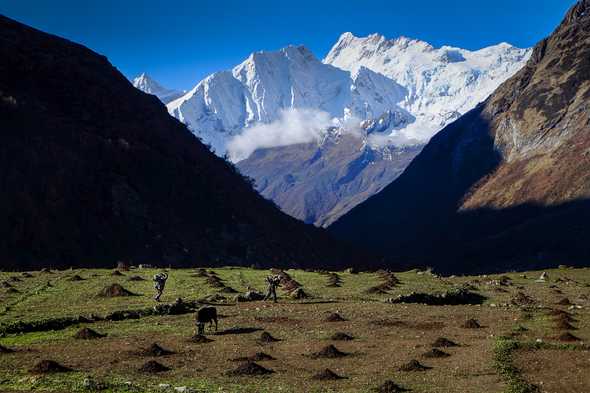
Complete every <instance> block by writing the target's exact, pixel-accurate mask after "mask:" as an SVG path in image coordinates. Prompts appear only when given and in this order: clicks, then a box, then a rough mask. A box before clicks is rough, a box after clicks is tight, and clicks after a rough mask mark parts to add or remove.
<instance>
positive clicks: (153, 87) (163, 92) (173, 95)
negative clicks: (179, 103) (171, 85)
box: [132, 72, 184, 104]
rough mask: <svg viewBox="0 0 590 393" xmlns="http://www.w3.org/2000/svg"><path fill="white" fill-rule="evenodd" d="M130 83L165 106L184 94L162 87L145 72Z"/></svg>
mask: <svg viewBox="0 0 590 393" xmlns="http://www.w3.org/2000/svg"><path fill="white" fill-rule="evenodd" d="M132 83H133V86H134V87H135V88H137V89H139V90H141V91H143V92H144V93H147V94H153V95H155V96H156V97H158V98H159V99H160V101H162V102H163V103H164V104H167V103H169V102H170V101H173V100H175V99H177V98H178V97H180V96H182V95H183V94H184V92H181V91H178V90H173V89H167V88H165V87H163V86H162V85H160V84H159V83H158V82H156V81H155V80H154V79H153V78H152V77H150V76H149V75H148V74H146V73H145V72H143V73H141V74H140V75H139V76H137V77H135V78H134V79H133V81H132Z"/></svg>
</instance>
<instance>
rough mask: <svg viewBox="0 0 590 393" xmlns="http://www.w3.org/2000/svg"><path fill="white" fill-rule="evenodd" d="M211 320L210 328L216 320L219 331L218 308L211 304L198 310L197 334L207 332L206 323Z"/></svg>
mask: <svg viewBox="0 0 590 393" xmlns="http://www.w3.org/2000/svg"><path fill="white" fill-rule="evenodd" d="M207 322H209V329H211V327H212V326H213V322H215V331H217V309H216V308H215V307H211V306H205V307H201V308H199V309H198V310H197V317H196V323H197V334H204V333H205V324H206V323H207Z"/></svg>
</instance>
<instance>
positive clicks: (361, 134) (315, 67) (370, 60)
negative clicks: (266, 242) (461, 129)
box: [167, 33, 530, 225]
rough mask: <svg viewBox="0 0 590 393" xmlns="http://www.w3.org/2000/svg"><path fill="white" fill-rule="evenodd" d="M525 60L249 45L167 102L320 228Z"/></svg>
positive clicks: (348, 40) (382, 44)
mask: <svg viewBox="0 0 590 393" xmlns="http://www.w3.org/2000/svg"><path fill="white" fill-rule="evenodd" d="M529 56H530V51H529V50H527V49H519V48H515V47H512V46H510V45H508V44H499V45H496V46H491V47H489V48H484V49H481V50H478V51H469V50H464V49H460V48H452V47H447V46H445V47H442V48H434V47H432V46H431V45H429V44H428V43H426V42H423V41H419V40H412V39H408V38H405V37H401V38H398V39H394V40H387V39H385V38H384V37H383V36H380V35H376V34H374V35H371V36H368V37H365V38H357V37H354V36H353V35H352V34H351V33H345V34H343V35H342V36H341V37H340V39H339V40H338V42H337V43H336V44H335V45H334V47H333V48H332V50H331V51H330V53H329V54H328V55H327V56H326V58H325V59H324V60H323V61H320V60H319V59H317V58H316V57H315V56H314V55H313V54H312V53H311V52H310V51H309V50H308V49H306V48H305V47H303V46H289V47H286V48H284V49H281V50H279V51H276V52H256V53H253V54H251V55H250V56H249V57H248V58H247V59H246V60H245V61H244V62H243V63H241V64H239V65H238V66H236V67H235V68H233V69H232V70H228V71H222V72H217V73H215V74H212V75H210V76H209V77H207V78H205V79H204V80H202V81H201V82H200V83H199V84H197V86H195V87H194V88H193V89H192V90H190V91H189V92H187V93H186V94H185V95H184V96H182V97H180V98H178V99H177V100H174V101H172V102H170V103H169V104H168V105H167V107H168V111H169V112H170V113H171V114H172V115H173V116H175V117H176V118H178V119H179V120H181V121H182V122H184V123H186V124H187V125H188V126H189V127H190V128H191V130H192V131H193V132H194V133H195V134H196V135H198V136H199V137H200V138H201V139H202V140H203V141H204V142H205V143H208V144H209V145H211V146H212V147H213V149H214V151H215V152H216V153H217V154H218V155H223V154H226V153H228V154H229V156H230V158H231V159H232V160H233V161H235V162H237V165H238V168H239V169H240V170H241V171H242V172H243V173H244V174H246V175H248V176H251V177H253V178H254V179H255V180H256V182H257V185H258V190H259V191H260V192H261V193H262V194H263V195H264V196H265V197H267V198H269V199H272V200H273V201H275V202H276V203H277V204H278V205H279V206H280V207H281V208H282V209H283V210H284V211H285V212H287V213H289V214H291V215H293V216H295V217H297V218H300V219H302V220H305V221H306V222H312V223H315V224H316V225H329V224H330V223H331V222H333V221H334V220H336V219H338V218H339V217H340V216H341V215H343V214H345V213H346V212H348V211H349V210H350V209H352V208H353V207H354V206H356V205H357V204H359V203H361V202H363V201H364V200H366V199H367V198H369V197H370V196H372V195H374V194H375V193H377V192H379V191H380V190H381V189H383V187H385V186H386V185H387V184H389V183H390V182H392V181H393V180H395V178H397V176H399V174H400V173H402V172H403V170H404V169H405V167H406V166H407V165H408V164H409V162H410V161H411V160H412V159H413V157H414V156H415V155H416V154H418V152H419V151H420V150H421V148H422V146H423V144H424V143H426V142H427V141H428V140H429V139H430V137H432V135H434V134H435V133H436V132H437V131H439V130H440V129H442V128H443V127H444V126H445V125H447V124H448V123H450V122H452V121H453V120H455V119H456V118H458V117H459V116H461V115H462V114H464V113H466V112H467V111H469V110H470V109H472V108H474V107H475V106H476V105H477V104H478V103H479V102H481V101H484V100H485V99H486V97H487V96H488V95H489V94H491V93H492V91H493V90H494V89H495V88H497V87H498V86H499V85H500V84H501V83H502V82H504V81H505V80H506V79H508V78H509V77H510V76H512V75H513V74H514V73H515V72H517V71H518V70H519V69H520V68H521V67H522V66H524V64H525V63H526V61H527V59H528V57H529ZM349 131H352V132H349ZM252 153H256V154H252Z"/></svg>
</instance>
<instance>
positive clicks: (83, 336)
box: [74, 328, 107, 340]
mask: <svg viewBox="0 0 590 393" xmlns="http://www.w3.org/2000/svg"><path fill="white" fill-rule="evenodd" d="M106 336H107V335H106V334H101V333H98V332H97V331H95V330H92V329H90V328H83V329H81V330H80V331H78V332H77V333H76V334H74V338H75V339H77V340H95V339H98V338H103V337H106Z"/></svg>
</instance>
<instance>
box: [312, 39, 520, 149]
mask: <svg viewBox="0 0 590 393" xmlns="http://www.w3.org/2000/svg"><path fill="white" fill-rule="evenodd" d="M530 54H531V50H530V49H519V48H516V47H514V46H512V45H510V44H508V43H500V44H498V45H494V46H490V47H487V48H483V49H480V50H477V51H469V50H466V49H461V48H455V47H451V46H443V47H441V48H435V47H433V46H432V45H430V44H428V43H427V42H424V41H420V40H416V39H411V38H407V37H399V38H395V39H386V38H385V37H383V36H382V35H379V34H371V35H369V36H367V37H355V36H354V35H353V34H352V33H344V34H342V35H341V36H340V38H339V39H338V41H337V42H336V44H335V45H334V46H333V47H332V49H331V50H330V52H329V53H328V55H327V56H326V57H325V58H324V60H323V62H324V63H325V64H330V65H333V66H335V67H338V68H341V69H343V70H347V71H351V72H355V71H356V70H358V69H360V68H362V67H366V68H368V69H370V70H372V71H374V72H376V73H379V74H381V75H384V76H385V77H387V78H389V79H391V80H393V81H395V82H397V83H398V84H399V85H401V86H403V87H404V88H405V89H406V90H407V94H406V96H405V97H404V98H403V100H402V101H401V102H400V103H399V106H401V107H402V108H404V109H405V110H407V111H408V112H410V113H411V114H412V115H413V116H414V117H415V118H416V121H415V122H413V123H412V124H409V125H408V127H407V128H405V129H403V130H401V131H399V132H397V133H396V134H397V136H399V135H405V136H406V137H407V138H409V139H416V140H420V141H424V142H425V141H427V140H428V139H429V138H430V137H431V136H432V135H434V134H435V133H436V132H437V131H439V130H440V129H441V128H443V127H444V126H445V125H447V124H448V123H449V122H451V121H453V120H455V119H456V118H457V117H459V116H460V115H462V114H464V113H466V112H467V111H469V110H470V109H472V108H474V107H475V106H476V105H477V104H478V103H479V102H482V101H484V100H485V99H486V98H487V97H488V96H489V95H490V94H491V93H492V92H493V91H494V90H495V89H496V88H497V87H498V86H499V85H500V84H501V83H503V82H504V81H505V80H506V79H508V78H509V77H511V76H512V75H513V74H514V73H516V72H517V71H518V70H519V69H520V68H522V67H523V66H524V64H525V63H526V61H527V60H528V58H529V57H530Z"/></svg>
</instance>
